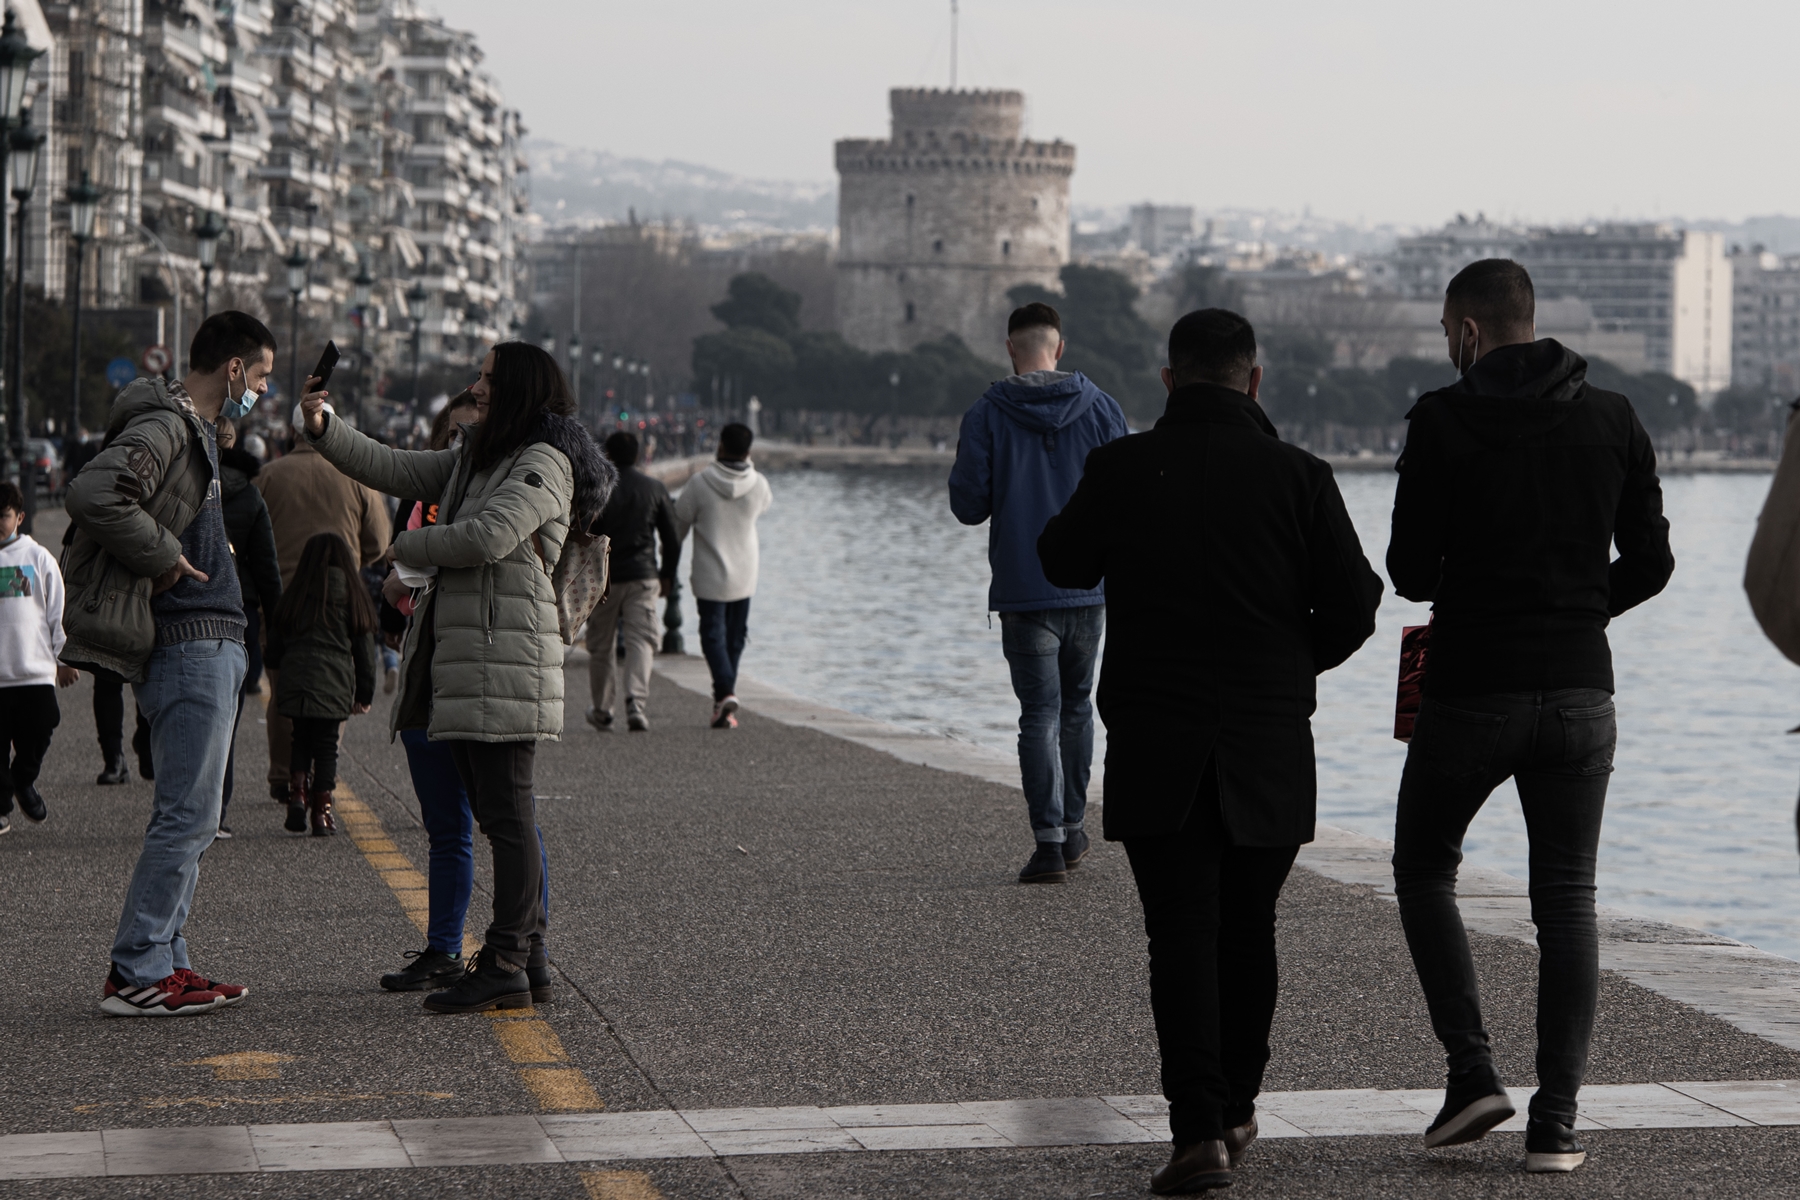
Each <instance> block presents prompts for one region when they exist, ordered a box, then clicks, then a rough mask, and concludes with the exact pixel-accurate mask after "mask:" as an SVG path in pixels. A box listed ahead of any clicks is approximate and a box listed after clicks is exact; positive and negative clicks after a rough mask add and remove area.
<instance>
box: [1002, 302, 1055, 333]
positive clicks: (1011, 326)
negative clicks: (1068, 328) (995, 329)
mask: <svg viewBox="0 0 1800 1200" xmlns="http://www.w3.org/2000/svg"><path fill="white" fill-rule="evenodd" d="M1044 328H1049V329H1053V330H1055V331H1056V335H1057V337H1058V338H1061V337H1062V317H1061V316H1060V315H1059V314H1058V313H1057V311H1056V310H1055V309H1054V308H1051V307H1050V306H1049V305H1048V304H1042V303H1039V302H1037V301H1033V302H1032V303H1030V304H1027V305H1025V306H1023V307H1022V308H1015V309H1013V310H1012V316H1010V317H1008V318H1006V336H1007V337H1011V336H1012V335H1013V334H1015V333H1019V332H1022V331H1023V330H1027V329H1044Z"/></svg>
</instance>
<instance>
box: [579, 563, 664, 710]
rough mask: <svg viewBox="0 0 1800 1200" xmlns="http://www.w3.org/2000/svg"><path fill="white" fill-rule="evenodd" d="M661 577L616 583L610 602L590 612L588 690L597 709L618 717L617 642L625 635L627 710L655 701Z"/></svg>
mask: <svg viewBox="0 0 1800 1200" xmlns="http://www.w3.org/2000/svg"><path fill="white" fill-rule="evenodd" d="M657 590H658V588H657V581H656V580H654V579H633V580H629V581H627V582H624V583H614V584H613V585H612V588H611V590H610V591H609V592H608V593H607V596H606V599H605V601H603V602H602V603H601V604H600V606H599V607H598V608H596V609H594V611H593V614H592V615H591V616H589V617H588V623H587V648H588V689H589V692H590V693H591V695H592V697H593V699H592V703H593V706H594V711H595V712H598V713H603V714H605V715H606V716H613V715H615V714H616V712H617V710H618V703H619V692H620V690H621V687H620V682H621V681H620V679H619V675H620V671H619V661H618V654H617V651H616V650H615V646H616V645H617V643H618V640H619V633H620V630H621V629H623V631H624V635H625V670H624V677H625V678H624V681H623V691H624V693H625V711H626V712H627V713H633V712H640V713H641V712H644V711H645V710H646V708H647V707H648V706H649V703H650V666H651V664H652V663H653V662H655V660H656V646H657V642H658V640H659V637H658V632H657V628H656V594H657Z"/></svg>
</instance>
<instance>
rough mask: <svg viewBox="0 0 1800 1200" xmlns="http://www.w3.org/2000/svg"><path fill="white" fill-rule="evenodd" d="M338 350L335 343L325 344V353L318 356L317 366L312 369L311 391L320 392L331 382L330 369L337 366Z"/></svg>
mask: <svg viewBox="0 0 1800 1200" xmlns="http://www.w3.org/2000/svg"><path fill="white" fill-rule="evenodd" d="M337 360H338V348H337V343H336V342H329V341H328V342H326V343H325V352H324V353H323V354H321V355H319V365H318V366H316V367H314V368H313V369H312V378H313V381H314V382H313V389H312V390H313V391H315V392H317V391H322V390H323V389H324V387H325V385H326V384H327V383H330V382H331V369H332V368H333V367H335V366H337Z"/></svg>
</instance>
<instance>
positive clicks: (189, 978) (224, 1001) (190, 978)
mask: <svg viewBox="0 0 1800 1200" xmlns="http://www.w3.org/2000/svg"><path fill="white" fill-rule="evenodd" d="M172 978H175V979H180V980H183V981H185V982H186V983H187V985H188V986H189V987H191V988H193V989H195V990H196V991H202V992H217V993H219V1007H220V1008H230V1007H231V1006H232V1005H234V1004H241V1003H243V1000H244V997H245V996H248V995H249V994H250V989H249V988H247V987H245V986H244V985H243V984H241V983H220V982H219V981H218V980H216V979H207V978H205V977H204V976H202V975H199V974H196V973H195V972H193V971H189V970H186V969H183V970H180V971H177V972H175V974H174V975H173V976H172Z"/></svg>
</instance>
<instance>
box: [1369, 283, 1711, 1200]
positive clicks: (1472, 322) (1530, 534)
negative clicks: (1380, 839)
mask: <svg viewBox="0 0 1800 1200" xmlns="http://www.w3.org/2000/svg"><path fill="white" fill-rule="evenodd" d="M1535 310H1536V305H1535V297H1534V294H1533V289H1532V284H1531V277H1530V275H1529V274H1527V273H1526V271H1525V269H1524V268H1523V267H1521V266H1519V265H1518V264H1517V263H1515V262H1512V261H1510V260H1506V259H1486V260H1483V261H1481V262H1477V263H1475V264H1473V265H1471V266H1469V267H1466V268H1464V269H1463V270H1462V271H1461V272H1460V273H1459V274H1458V275H1457V276H1456V277H1455V278H1454V279H1452V280H1451V281H1450V286H1449V287H1448V289H1447V290H1446V291H1445V293H1444V316H1443V325H1444V332H1445V335H1446V337H1447V338H1448V341H1449V354H1450V359H1451V361H1452V362H1453V363H1455V364H1456V368H1457V370H1458V371H1459V372H1460V373H1461V375H1462V377H1461V378H1460V379H1459V380H1457V382H1456V383H1454V384H1452V385H1451V386H1449V387H1447V388H1444V389H1442V390H1439V391H1435V392H1428V393H1426V394H1425V395H1424V396H1421V397H1420V398H1419V401H1418V403H1417V404H1416V405H1414V406H1413V409H1412V411H1411V412H1410V413H1408V414H1407V419H1408V421H1409V422H1410V427H1409V428H1408V430H1407V435H1406V448H1405V450H1404V451H1403V452H1402V454H1401V456H1400V461H1399V464H1398V470H1399V473H1400V482H1399V487H1398V489H1397V491H1396V492H1395V495H1394V517H1393V533H1392V536H1391V538H1390V540H1389V543H1388V556H1387V564H1388V575H1389V576H1390V577H1391V578H1392V579H1393V581H1394V590H1395V591H1397V592H1399V593H1400V595H1402V596H1405V597H1406V598H1407V599H1409V600H1419V601H1426V600H1428V601H1430V602H1431V605H1432V610H1431V611H1432V623H1431V631H1430V635H1429V636H1430V641H1429V646H1428V649H1427V652H1426V659H1425V678H1424V690H1423V697H1422V699H1421V701H1420V705H1419V712H1418V719H1417V723H1416V726H1415V728H1414V732H1413V736H1412V740H1411V742H1410V744H1409V745H1408V746H1407V751H1406V765H1405V768H1404V770H1403V772H1402V774H1401V778H1400V801H1399V808H1398V811H1397V813H1396V816H1395V823H1394V859H1393V861H1394V890H1395V893H1396V895H1397V896H1398V899H1399V902H1400V919H1401V922H1402V923H1403V925H1404V927H1405V930H1406V941H1407V946H1408V948H1409V949H1410V950H1411V952H1412V959H1413V966H1414V967H1415V969H1416V970H1417V971H1418V975H1419V983H1420V985H1421V987H1422V988H1423V989H1424V992H1425V1000H1426V1003H1427V1005H1428V1006H1429V1008H1430V1010H1431V1025H1432V1031H1433V1032H1434V1033H1436V1034H1437V1037H1438V1040H1439V1041H1440V1042H1442V1043H1443V1045H1444V1054H1445V1059H1446V1063H1447V1068H1448V1084H1447V1089H1446V1094H1445V1099H1444V1105H1443V1109H1442V1111H1441V1112H1440V1113H1439V1114H1438V1117H1437V1119H1436V1120H1435V1121H1433V1122H1432V1123H1431V1126H1430V1128H1429V1129H1428V1130H1427V1132H1426V1136H1425V1144H1426V1145H1427V1146H1447V1145H1456V1144H1458V1143H1462V1142H1470V1141H1474V1140H1476V1139H1477V1138H1480V1137H1482V1136H1483V1135H1485V1134H1486V1133H1487V1132H1488V1131H1489V1130H1490V1129H1492V1128H1493V1127H1494V1126H1495V1125H1498V1124H1499V1123H1500V1122H1502V1121H1504V1120H1506V1119H1507V1118H1508V1117H1510V1116H1512V1115H1513V1106H1512V1103H1511V1101H1510V1100H1508V1099H1507V1095H1506V1091H1505V1088H1504V1087H1503V1086H1502V1081H1501V1079H1500V1077H1499V1075H1498V1073H1497V1072H1496V1071H1495V1069H1494V1056H1493V1050H1492V1048H1491V1046H1490V1044H1489V1039H1488V1033H1487V1029H1486V1028H1485V1026H1484V1025H1483V1023H1482V1017H1481V1003H1480V999H1479V996H1478V994H1477V988H1476V975H1475V963H1474V959H1473V958H1472V957H1471V955H1470V952H1469V940H1468V935H1467V933H1466V932H1465V931H1464V927H1463V922H1462V917H1461V915H1460V913H1459V912H1458V909H1457V904H1456V875H1457V866H1458V864H1459V863H1461V861H1462V842H1463V836H1464V834H1465V833H1466V832H1467V830H1468V827H1469V822H1470V821H1471V820H1473V819H1474V817H1475V814H1476V813H1477V812H1479V811H1480V809H1481V806H1482V804H1483V803H1484V802H1485V801H1486V800H1487V798H1488V796H1489V794H1490V793H1492V792H1493V790H1494V788H1496V787H1498V786H1499V785H1500V784H1501V783H1502V782H1504V781H1505V780H1507V779H1508V778H1511V779H1513V780H1514V781H1515V783H1516V784H1517V786H1518V793H1519V803H1520V806H1521V807H1522V808H1523V810H1524V814H1525V830H1526V834H1527V837H1528V838H1529V841H1530V848H1531V854H1530V863H1531V871H1530V890H1531V918H1532V921H1533V923H1535V924H1536V926H1537V945H1538V996H1537V1034H1538V1048H1537V1081H1538V1089H1537V1092H1536V1093H1535V1094H1534V1095H1533V1096H1532V1098H1531V1110H1530V1119H1529V1121H1528V1122H1527V1125H1526V1132H1525V1151H1526V1157H1525V1164H1526V1169H1527V1170H1529V1171H1570V1170H1574V1169H1575V1168H1576V1167H1578V1166H1580V1165H1581V1163H1582V1162H1583V1161H1584V1159H1585V1150H1584V1148H1583V1147H1582V1145H1581V1143H1580V1142H1579V1141H1578V1140H1577V1139H1576V1137H1575V1132H1574V1127H1575V1115H1576V1094H1577V1092H1578V1091H1579V1090H1580V1087H1581V1082H1582V1077H1583V1075H1584V1073H1585V1071H1586V1068H1587V1055H1588V1042H1589V1038H1590V1036H1591V1034H1592V1032H1593V1025H1594V1009H1595V1004H1596V1002H1597V998H1598V994H1599V986H1600V979H1599V931H1598V926H1597V924H1596V922H1595V915H1594V872H1595V861H1596V857H1597V854H1598V849H1599V841H1600V820H1601V812H1602V809H1603V808H1604V806H1605V802H1606V789H1607V781H1608V778H1609V776H1610V775H1611V774H1612V764H1613V748H1614V745H1615V743H1616V741H1617V737H1618V732H1617V728H1616V724H1615V718H1614V711H1613V686H1614V681H1613V669H1612V649H1611V646H1610V644H1609V642H1608V640H1607V635H1606V626H1607V623H1608V622H1609V621H1610V620H1611V618H1613V617H1616V616H1618V615H1619V614H1620V613H1622V612H1624V611H1626V610H1627V609H1629V608H1632V607H1634V606H1635V605H1638V604H1641V603H1643V602H1644V601H1645V600H1648V599H1650V598H1651V597H1652V596H1654V595H1656V594H1657V593H1658V592H1660V591H1662V589H1663V587H1664V585H1666V584H1667V583H1668V581H1669V576H1670V575H1671V574H1672V573H1673V572H1674V569H1675V559H1674V556H1673V555H1672V554H1671V553H1670V550H1669V523H1668V521H1666V520H1665V519H1664V518H1663V513H1662V487H1661V484H1660V483H1659V482H1658V481H1657V477H1656V452H1655V450H1654V449H1653V447H1652V446H1651V443H1650V438H1649V435H1648V434H1646V433H1645V432H1644V427H1643V425H1642V424H1640V423H1639V421H1638V419H1637V416H1636V414H1635V413H1634V412H1633V411H1632V407H1631V403H1630V401H1628V400H1627V399H1626V398H1625V397H1624V396H1621V395H1619V394H1617V393H1615V392H1607V391H1602V390H1601V389H1599V388H1596V387H1593V386H1591V385H1590V384H1589V383H1588V382H1587V363H1586V362H1584V361H1583V360H1582V357H1581V356H1580V355H1579V354H1576V353H1575V352H1574V351H1572V350H1570V349H1568V348H1567V347H1565V346H1562V345H1561V344H1559V343H1558V342H1556V341H1554V340H1552V339H1549V338H1546V339H1543V340H1541V341H1540V340H1537V337H1536V331H1535ZM1615 545H1616V546H1617V547H1618V558H1617V559H1614V558H1613V557H1612V549H1613V547H1614V546H1615Z"/></svg>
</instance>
